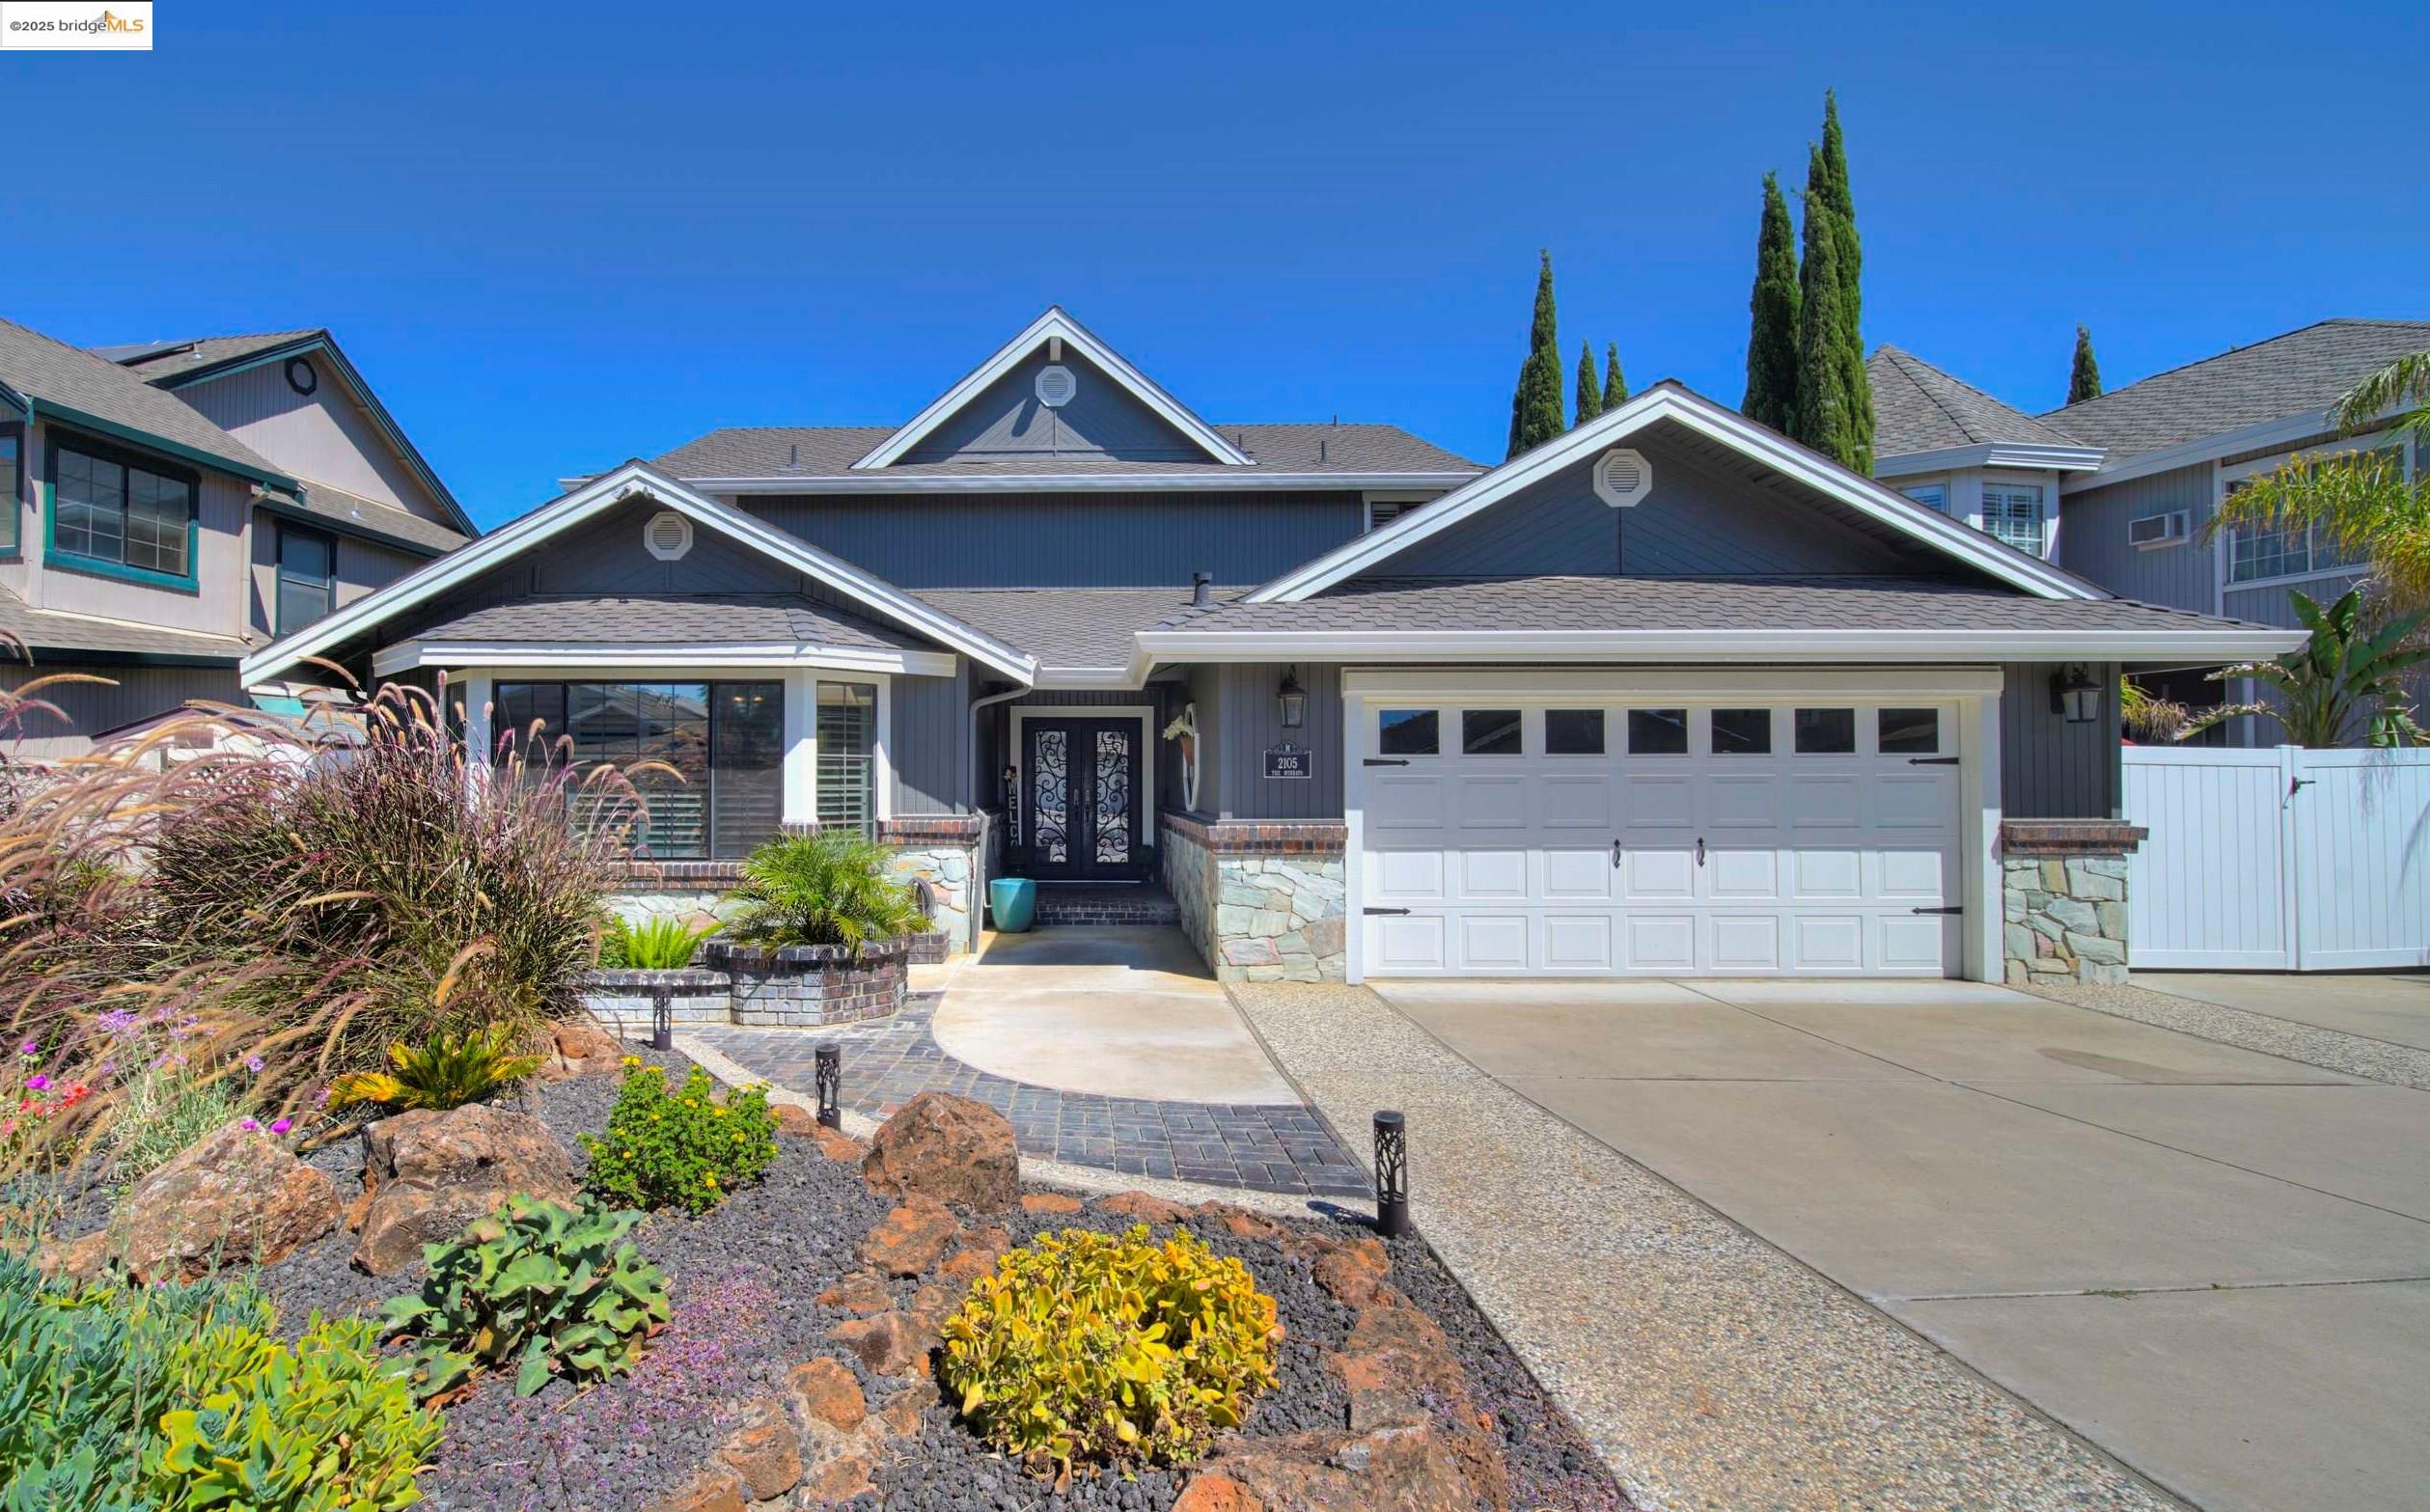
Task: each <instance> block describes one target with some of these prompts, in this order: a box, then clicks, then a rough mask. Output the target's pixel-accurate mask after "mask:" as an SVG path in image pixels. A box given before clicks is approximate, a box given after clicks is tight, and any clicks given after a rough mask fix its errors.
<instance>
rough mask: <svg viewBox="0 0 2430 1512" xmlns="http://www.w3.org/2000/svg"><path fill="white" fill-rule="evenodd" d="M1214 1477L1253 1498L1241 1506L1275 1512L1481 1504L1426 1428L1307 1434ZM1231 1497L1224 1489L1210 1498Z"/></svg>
mask: <svg viewBox="0 0 2430 1512" xmlns="http://www.w3.org/2000/svg"><path fill="white" fill-rule="evenodd" d="M1208 1470H1209V1471H1211V1472H1212V1473H1213V1474H1214V1475H1218V1476H1221V1477H1222V1478H1223V1479H1225V1480H1229V1481H1230V1482H1231V1483H1232V1485H1233V1486H1236V1487H1238V1488H1239V1491H1240V1493H1241V1494H1242V1495H1243V1496H1245V1497H1246V1498H1251V1499H1249V1500H1247V1501H1245V1502H1239V1503H1235V1505H1243V1506H1251V1507H1259V1508H1267V1509H1272V1512H1284V1509H1289V1512H1300V1509H1307V1508H1322V1509H1324V1512H1475V1508H1476V1506H1477V1495H1476V1493H1475V1492H1474V1491H1473V1490H1472V1489H1471V1488H1470V1486H1469V1483H1468V1477H1467V1476H1466V1475H1465V1474H1463V1473H1462V1472H1461V1469H1460V1463H1459V1460H1458V1458H1457V1456H1455V1455H1454V1454H1453V1453H1452V1452H1451V1450H1450V1446H1449V1445H1447V1444H1446V1443H1444V1442H1443V1438H1442V1436H1441V1435H1440V1434H1438V1433H1437V1432H1435V1431H1434V1430H1433V1429H1432V1428H1431V1427H1428V1426H1425V1425H1417V1426H1412V1427H1406V1428H1382V1429H1378V1430H1376V1431H1374V1432H1372V1433H1364V1434H1348V1435H1339V1434H1303V1435H1299V1436H1296V1437H1294V1438H1290V1439H1284V1440H1280V1441H1276V1442H1275V1443H1274V1444H1273V1446H1271V1447H1267V1446H1264V1445H1259V1446H1258V1447H1256V1448H1252V1449H1249V1450H1247V1451H1245V1452H1242V1453H1237V1454H1226V1455H1223V1456H1222V1457H1220V1458H1218V1459H1216V1460H1214V1461H1212V1462H1211V1463H1210V1465H1209V1467H1208ZM1201 1478H1205V1476H1203V1475H1202V1476H1201ZM1229 1494H1230V1488H1228V1487H1220V1486H1219V1487H1217V1488H1215V1489H1214V1490H1213V1491H1212V1492H1210V1499H1211V1498H1213V1497H1218V1496H1229ZM1210 1512H1212V1509H1211V1508H1210Z"/></svg>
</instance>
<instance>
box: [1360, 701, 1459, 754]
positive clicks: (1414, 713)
mask: <svg viewBox="0 0 2430 1512" xmlns="http://www.w3.org/2000/svg"><path fill="white" fill-rule="evenodd" d="M1375 749H1376V750H1377V751H1378V752H1379V753H1381V754H1382V755H1384V756H1435V755H1438V754H1439V753H1440V752H1441V751H1442V749H1443V716H1442V714H1441V712H1440V711H1438V710H1435V709H1386V710H1384V711H1383V712H1382V713H1381V714H1379V715H1377V716H1376V722H1375Z"/></svg>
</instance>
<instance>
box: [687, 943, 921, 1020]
mask: <svg viewBox="0 0 2430 1512" xmlns="http://www.w3.org/2000/svg"><path fill="white" fill-rule="evenodd" d="M702 953H703V954H704V956H706V957H707V959H708V961H709V964H710V965H711V966H712V967H715V968H716V969H718V970H721V971H723V972H724V973H725V974H726V976H728V977H729V978H730V979H731V980H732V983H733V1021H734V1022H735V1023H737V1024H745V1025H761V1026H765V1025H796V1026H798V1025H816V1024H848V1023H850V1022H852V1021H854V1020H856V1019H873V1018H882V1017H884V1016H885V1015H887V1014H889V1013H893V1012H894V1011H896V1010H897V1009H898V1008H900V1007H901V1006H902V1004H903V982H904V976H903V960H904V956H905V954H906V953H907V948H906V947H905V945H904V943H903V942H902V941H899V940H897V941H888V942H886V943H883V944H877V945H870V946H866V947H864V948H862V950H861V953H860V956H859V958H858V959H855V958H854V956H853V954H852V952H851V951H850V950H847V949H845V948H843V947H842V946H835V945H794V946H787V947H786V948H783V949H779V950H762V949H757V948H752V947H750V946H739V945H730V944H727V943H724V942H722V941H717V940H711V941H710V942H709V943H708V944H707V946H706V947H705V948H704V949H703V951H702Z"/></svg>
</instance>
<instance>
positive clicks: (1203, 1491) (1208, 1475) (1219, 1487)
mask: <svg viewBox="0 0 2430 1512" xmlns="http://www.w3.org/2000/svg"><path fill="white" fill-rule="evenodd" d="M1173 1512H1265V1503H1264V1502H1262V1501H1260V1500H1258V1499H1257V1496H1256V1493H1255V1492H1253V1491H1251V1490H1250V1489H1249V1488H1248V1487H1246V1486H1244V1485H1242V1484H1241V1483H1240V1482H1238V1481H1236V1480H1234V1479H1232V1478H1231V1477H1230V1476H1229V1475H1226V1474H1224V1473H1222V1472H1221V1471H1201V1473H1199V1474H1197V1475H1194V1476H1192V1477H1191V1478H1190V1483H1189V1484H1188V1485H1186V1486H1184V1487H1182V1488H1181V1497H1180V1499H1179V1500H1176V1501H1175V1502H1174V1504H1173Z"/></svg>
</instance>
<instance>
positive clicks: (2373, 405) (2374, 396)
mask: <svg viewBox="0 0 2430 1512" xmlns="http://www.w3.org/2000/svg"><path fill="white" fill-rule="evenodd" d="M2398 407H2405V408H2409V409H2411V410H2413V411H2414V413H2412V414H2410V415H2408V416H2406V417H2405V420H2404V424H2405V426H2407V428H2410V429H2413V430H2415V431H2416V432H2419V431H2420V430H2422V429H2423V428H2424V426H2425V421H2424V414H2423V412H2424V410H2425V409H2426V408H2430V351H2420V352H2411V353H2408V354H2407V355H2405V356H2402V357H2399V358H2397V359H2396V360H2395V361H2394V362H2391V363H2389V365H2388V366H2387V367H2385V368H2382V369H2380V370H2379V371H2376V372H2373V373H2371V374H2370V375H2368V376H2367V377H2365V378H2364V379H2363V380H2362V381H2361V382H2360V383H2358V384H2356V385H2355V386H2354V387H2353V388H2350V389H2348V390H2346V392H2345V393H2343V394H2341V395H2339V396H2338V397H2337V402H2336V404H2335V405H2334V406H2333V407H2332V408H2331V409H2330V411H2329V418H2330V420H2331V421H2332V422H2333V423H2334V424H2335V425H2336V426H2337V428H2338V429H2339V430H2341V431H2343V432H2344V433H2346V434H2348V435H2352V434H2353V433H2355V432H2356V431H2358V430H2368V429H2370V428H2371V427H2372V426H2374V425H2376V424H2377V423H2378V421H2379V418H2380V417H2381V416H2382V415H2384V414H2386V413H2387V412H2388V411H2389V410H2390V409H2394V408H2398Z"/></svg>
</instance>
